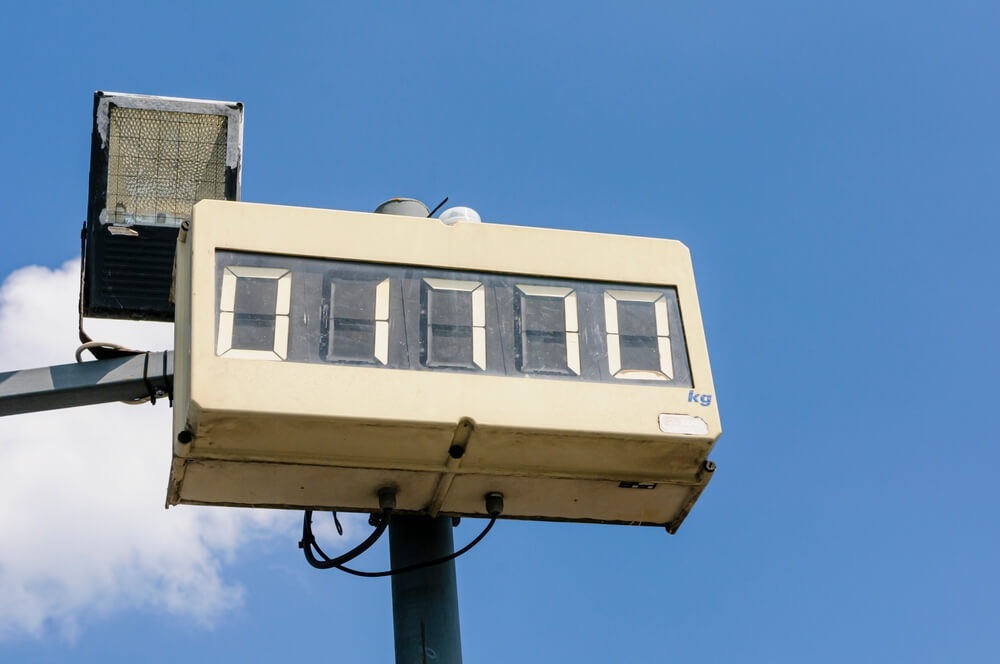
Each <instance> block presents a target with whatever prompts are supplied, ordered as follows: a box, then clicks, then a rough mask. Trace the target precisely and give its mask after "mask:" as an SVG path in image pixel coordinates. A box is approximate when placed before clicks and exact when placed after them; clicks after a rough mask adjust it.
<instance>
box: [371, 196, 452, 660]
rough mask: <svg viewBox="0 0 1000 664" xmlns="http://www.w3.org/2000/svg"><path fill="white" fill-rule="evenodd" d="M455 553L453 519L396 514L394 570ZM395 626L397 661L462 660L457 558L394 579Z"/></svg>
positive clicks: (393, 210) (407, 203) (410, 211)
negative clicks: (456, 570) (456, 573)
mask: <svg viewBox="0 0 1000 664" xmlns="http://www.w3.org/2000/svg"><path fill="white" fill-rule="evenodd" d="M375 211H376V212H381V213H384V214H398V215H405V216H410V217H426V216H427V215H428V214H429V211H428V209H427V206H426V205H424V204H423V203H421V202H420V201H416V200H413V199H409V198H393V199H391V200H388V201H386V202H384V203H382V204H381V205H379V206H378V207H377V208H376V209H375ZM454 551H455V540H454V538H453V537H452V521H451V518H450V517H438V518H436V519H432V518H430V517H425V516H403V515H394V516H393V517H392V520H391V521H390V522H389V560H390V563H391V565H392V569H399V568H402V567H406V566H407V565H412V564H414V563H420V562H424V561H426V560H433V559H435V558H442V557H444V556H448V555H450V554H451V553H453V552H454ZM392 627H393V633H394V635H395V641H396V664H426V663H427V662H432V663H433V664H461V662H462V638H461V631H460V629H459V622H458V581H457V579H456V577H455V562H454V561H450V562H447V563H442V564H440V565H434V566H433V567H424V568H422V569H418V570H414V571H412V572H406V573H404V574H396V575H394V576H393V577H392Z"/></svg>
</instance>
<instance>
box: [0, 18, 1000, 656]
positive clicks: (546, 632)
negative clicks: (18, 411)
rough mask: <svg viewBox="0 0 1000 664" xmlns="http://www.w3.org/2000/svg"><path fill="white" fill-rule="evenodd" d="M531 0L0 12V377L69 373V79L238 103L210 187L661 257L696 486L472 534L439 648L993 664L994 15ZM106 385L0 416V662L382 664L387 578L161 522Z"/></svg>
mask: <svg viewBox="0 0 1000 664" xmlns="http://www.w3.org/2000/svg"><path fill="white" fill-rule="evenodd" d="M542 4H543V3H503V5H501V4H500V3H494V4H493V5H491V6H486V4H485V3H444V2H440V3H420V4H418V3H404V2H399V3H390V2H386V3H378V4H377V6H376V5H375V4H370V3H369V4H364V5H362V4H360V3H342V2H328V3H296V4H295V5H294V6H292V7H290V8H289V7H283V8H281V9H278V8H276V7H272V6H270V5H266V4H264V3H245V4H244V5H241V6H236V5H222V4H213V3H196V2H174V3H170V4H169V5H160V6H156V7H154V6H153V5H151V4H147V3H120V4H117V3H100V2H97V3H87V4H86V5H85V6H84V5H82V4H81V5H78V4H77V3H66V4H63V5H59V4H58V3H50V4H46V5H44V6H42V5H39V6H29V4H27V3H20V4H19V5H17V6H16V7H12V8H10V9H8V10H7V11H6V12H5V21H4V26H3V27H2V28H0V36H2V39H0V57H2V61H3V62H4V67H3V80H4V82H5V84H6V85H5V89H6V90H7V103H6V104H3V105H2V107H0V120H2V122H0V132H2V141H3V145H4V153H5V155H6V156H7V158H6V159H3V160H0V183H2V184H0V191H2V192H3V194H4V196H3V198H4V201H5V203H6V215H5V217H4V221H3V222H2V223H3V224H4V228H5V230H6V231H7V232H6V240H5V242H3V243H2V245H0V275H3V276H4V277H5V278H6V281H5V283H4V286H3V290H2V291H0V339H2V340H3V343H2V350H0V360H2V362H3V365H2V366H0V370H10V369H14V368H23V367H25V366H39V365H43V364H56V363H63V362H68V361H72V359H71V358H72V353H73V350H74V348H75V342H74V339H73V335H74V332H75V330H74V328H73V311H72V308H73V306H74V303H73V297H74V293H73V292H72V287H73V283H72V282H73V274H72V272H73V265H72V264H70V265H69V266H68V267H64V264H65V263H66V261H69V260H71V259H74V258H75V257H76V256H77V255H78V251H79V234H78V232H79V226H80V223H81V221H82V220H83V218H84V216H85V214H86V187H87V169H88V159H89V145H90V123H91V117H90V114H91V105H92V93H93V91H94V90H95V89H103V90H114V91H123V92H136V93H147V94H161V95H172V96H184V97H195V98H209V99H226V100H229V99H231V100H240V101H243V102H244V103H245V104H246V130H245V137H244V173H243V198H244V200H248V201H257V202H266V203H276V204H288V205H302V206H311V207H325V208H338V209H348V210H371V209H372V208H374V206H375V205H377V204H378V203H379V202H380V201H382V200H384V199H386V198H389V197H392V196H413V197H416V198H420V199H422V200H424V201H425V202H427V203H429V204H430V205H434V204H436V203H437V202H438V201H439V200H440V199H442V198H443V197H444V196H446V195H447V196H450V197H451V201H450V203H452V204H458V205H470V206H473V207H475V208H476V209H477V210H478V211H479V212H480V213H481V215H482V217H483V219H484V220H485V221H487V222H489V221H493V222H501V223H508V224H523V225H530V226H548V227H557V228H567V229H576V230H586V231H600V232H612V233H624V234H631V235H645V236H654V237H668V238H675V239H678V240H681V241H683V242H684V243H685V244H687V245H688V247H689V248H690V249H691V252H692V255H693V259H694V264H695V271H696V275H697V279H698V287H699V295H700V300H701V306H702V314H703V317H704V323H705V327H706V330H707V334H708V341H709V351H710V354H711V358H712V366H713V373H714V378H715V383H716V388H717V398H718V404H719V409H720V413H721V416H722V421H723V429H724V434H723V436H722V438H721V439H720V440H719V442H718V444H717V445H716V448H715V450H714V452H713V454H712V458H713V459H714V460H715V461H716V462H717V464H718V466H719V470H718V471H717V472H716V474H715V477H714V479H713V481H712V484H711V485H710V486H709V488H708V490H707V491H706V492H705V493H704V495H703V496H702V498H701V499H700V501H699V502H698V504H697V505H696V507H695V509H694V511H693V512H692V514H691V516H690V517H689V519H688V520H687V521H686V522H685V524H684V526H683V527H682V528H681V530H680V532H679V533H678V534H677V535H675V536H668V535H667V534H666V533H664V532H663V531H662V530H659V529H641V528H628V527H615V526H596V525H572V524H546V523H514V522H501V523H500V524H499V525H498V526H497V527H496V528H495V529H494V530H493V532H492V533H491V534H490V536H489V537H488V538H487V539H486V540H485V541H484V542H483V543H482V544H480V545H479V546H478V547H477V548H476V549H474V550H473V551H472V552H471V553H470V554H468V555H467V556H466V557H464V558H463V559H461V560H460V561H459V563H458V581H459V593H460V597H459V599H460V604H461V611H462V639H463V646H464V653H465V661H467V662H508V661H521V662H552V661H582V662H598V661H627V660H629V659H632V658H643V659H647V660H648V659H653V660H665V659H668V658H671V659H676V660H678V661H683V660H689V659H691V658H693V657H697V658H699V661H708V662H802V661H808V662H835V661H836V662H840V661H845V660H848V661H856V662H869V661H870V662H875V661H906V662H941V661H962V662H986V661H993V660H994V659H995V657H996V651H997V650H998V648H1000V637H998V636H997V624H998V616H1000V606H998V599H997V598H998V596H1000V592H998V591H1000V573H998V571H997V565H996V552H995V550H996V547H997V543H998V535H1000V532H998V530H1000V528H998V520H997V518H996V514H995V513H996V508H997V505H998V500H997V498H996V496H995V489H994V486H995V481H994V479H993V469H994V468H996V467H997V465H998V463H1000V452H998V451H997V445H996V443H997V442H998V441H997V434H996V433H995V431H994V430H993V428H992V426H991V425H990V424H989V422H990V421H992V419H991V418H993V416H990V417H987V416H988V415H989V413H991V412H995V411H994V410H993V409H994V407H995V406H994V401H995V398H996V396H997V388H996V385H995V380H994V377H995V376H996V375H997V373H998V371H1000V362H998V353H997V350H996V340H997V338H998V336H1000V335H998V327H1000V326H998V313H997V304H998V297H997V294H996V286H997V283H998V281H1000V279H998V277H1000V268H998V261H997V259H996V257H995V253H996V246H997V245H998V242H1000V231H998V230H997V228H998V224H997V222H998V212H997V210H1000V187H998V185H1000V167H998V154H1000V124H998V122H997V118H998V117H1000V88H998V86H997V81H998V80H1000V55H998V51H997V47H996V35H997V34H998V33H1000V9H998V7H997V5H996V4H995V3H989V2H962V1H953V2H948V3H943V2H941V3H936V2H878V3H872V2H853V1H843V0H842V1H839V2H814V3H803V2H794V1H791V0H788V1H784V2H779V1H764V2H756V3H743V2H722V1H718V2H712V1H707V2H699V3H689V2H685V3H680V2H662V3H652V2H650V3H622V4H620V5H616V6H615V7H613V8H612V7H611V6H609V5H607V4H606V3H582V2H575V3H545V4H544V5H543V6H539V5H542ZM28 266H40V268H45V269H40V268H37V269H34V270H25V269H24V268H26V267H28ZM11 275H13V276H11ZM56 327H58V331H56V329H55V328H56ZM141 334H147V333H146V332H142V333H141ZM149 334H151V335H153V336H154V337H155V338H156V339H157V340H168V339H169V331H167V332H163V330H160V331H158V332H154V333H149ZM156 335H159V336H156ZM146 338H151V337H146ZM164 343H169V342H168V341H162V343H161V345H160V346H159V347H161V348H162V347H165V346H164V345H163V344H164ZM101 408H102V409H94V410H93V412H89V413H88V412H85V411H86V410H87V409H76V410H73V411H67V412H65V413H60V414H58V415H51V416H37V415H33V416H19V417H15V418H7V419H5V420H2V421H0V487H3V488H0V589H4V593H0V605H2V607H3V608H0V660H4V661H14V662H21V661H23V662H91V661H94V662H96V661H101V662H104V661H136V660H139V659H142V660H144V661H179V660H184V661H188V662H201V661H205V662H208V661H261V662H266V661H286V660H289V659H292V658H300V657H307V658H310V659H313V660H316V659H319V660H325V659H332V660H339V659H343V660H345V661H391V658H392V634H391V627H392V623H391V605H390V591H389V581H388V580H364V579H355V578H352V577H348V576H345V575H342V574H339V573H336V572H318V571H315V570H312V569H311V568H309V567H307V566H306V564H305V562H304V561H303V560H302V558H301V552H300V551H299V550H298V549H297V548H296V541H297V534H296V533H295V527H294V524H293V523H292V522H293V521H294V518H293V519H292V521H289V520H288V518H285V517H283V516H282V515H269V514H263V515H247V514H233V512H236V510H213V509H211V508H200V511H199V508H179V509H177V510H173V509H172V510H170V511H167V512H164V511H163V510H162V496H163V491H164V490H165V482H166V474H167V468H166V463H167V461H166V459H167V458H168V457H169V451H168V446H169V437H170V436H169V427H168V424H167V414H166V412H165V411H166V408H165V407H163V406H160V405H158V406H156V407H155V408H149V407H146V408H143V409H135V408H129V407H126V406H117V405H109V406H106V407H101ZM109 422H113V425H112V426H113V428H114V429H115V435H116V436H118V438H116V439H115V440H112V441H107V440H104V439H105V438H106V437H107V436H106V435H105V434H106V428H107V427H108V423H109ZM102 445H104V446H105V447H102ZM123 464H124V465H123ZM122 469H125V470H126V471H127V472H124V473H123V471H122ZM136 469H142V470H141V472H140V471H139V470H136ZM84 471H86V472H84ZM122 474H125V475H129V476H131V477H134V478H141V479H142V481H132V482H128V481H124V480H122V479H121V477H120V476H121V475H122ZM146 478H151V480H150V482H151V483H152V484H150V482H146V481H145V480H146ZM154 485H155V486H154ZM133 491H134V492H135V494H134V495H133V494H132V493H131V492H133ZM138 496H143V498H142V499H141V500H140V498H138ZM147 498H148V500H147ZM157 501H159V502H157ZM147 503H148V504H147ZM118 524H121V527H118ZM365 529H366V527H365V526H364V525H363V524H362V523H360V522H358V523H354V524H353V533H354V535H355V537H356V536H357V535H358V534H360V533H363V532H364V531H365ZM477 529H478V524H476V523H475V522H473V521H471V520H466V521H465V522H463V524H462V526H460V527H459V528H458V529H457V530H456V540H457V541H458V542H463V541H466V540H468V539H470V538H471V537H472V536H474V534H475V533H476V532H477ZM95 533H96V534H95ZM98 535H99V536H98ZM377 548H378V550H377V551H375V552H373V553H372V554H370V555H369V556H368V557H367V558H366V559H365V562H364V563H363V564H365V565H368V567H367V568H368V569H377V568H381V567H382V566H383V565H385V563H386V559H387V553H386V550H385V547H384V545H381V546H380V547H377ZM15 591H16V592H15ZM3 594H7V596H6V597H4V596H3Z"/></svg>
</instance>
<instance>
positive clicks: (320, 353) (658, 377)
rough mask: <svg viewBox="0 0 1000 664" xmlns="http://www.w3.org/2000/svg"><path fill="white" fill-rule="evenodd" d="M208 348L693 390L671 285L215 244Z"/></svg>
mask: <svg viewBox="0 0 1000 664" xmlns="http://www.w3.org/2000/svg"><path fill="white" fill-rule="evenodd" d="M216 276H217V300H216V301H217V307H216V311H217V321H218V324H217V341H216V354H217V355H220V356H224V357H236V358H242V359H252V360H278V361H289V362H309V363H319V364H346V365H350V364H353V365H364V366H371V367H373V368H390V369H406V370H412V371H453V372H454V371H460V372H468V373H473V374H476V373H478V374H487V375H505V376H521V377H531V378H536V379H554V380H575V381H600V382H623V381H628V382H629V383H638V384H648V385H668V386H672V387H691V386H692V381H691V369H690V366H689V364H688V357H687V351H686V347H685V344H684V335H683V328H682V326H681V312H680V306H679V303H678V300H677V291H676V289H675V288H673V287H671V286H644V285H638V284H611V283H601V282H592V281H579V280H569V279H548V278H544V277H535V276H526V275H525V276H518V275H505V274H492V273H479V272H470V271H458V270H443V269H438V268H431V267H416V266H403V265H392V264H378V263H363V262H350V261H339V260H327V259H318V258H299V257H291V256H278V255H270V254H259V253H249V252H233V251H218V252H217V253H216Z"/></svg>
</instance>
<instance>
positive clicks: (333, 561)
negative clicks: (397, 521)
mask: <svg viewBox="0 0 1000 664" xmlns="http://www.w3.org/2000/svg"><path fill="white" fill-rule="evenodd" d="M388 526H389V510H386V511H385V512H383V513H382V515H381V518H380V520H379V522H378V524H377V525H376V526H375V530H373V531H372V533H371V535H369V536H368V538H367V539H366V540H365V541H364V542H362V543H361V544H359V545H357V546H356V547H354V548H353V549H351V550H350V551H348V552H347V553H344V554H341V555H339V556H337V557H336V558H330V557H329V556H327V555H326V554H325V553H324V552H323V550H322V549H321V548H319V544H317V543H316V538H315V537H313V533H312V510H306V512H305V514H304V515H303V517H302V541H300V542H299V548H300V549H302V551H303V553H304V554H305V556H306V562H308V563H309V564H310V565H312V566H313V567H315V568H316V569H332V568H334V567H337V566H339V565H341V564H343V563H346V562H349V561H351V560H354V559H355V558H357V557H358V556H360V555H361V554H362V553H364V552H365V551H367V550H368V549H370V548H371V546H372V545H373V544H375V542H376V541H378V538H380V537H381V536H382V533H384V532H385V529H386V528H387V527H388ZM313 548H315V549H316V551H317V553H319V555H320V556H321V557H322V558H323V560H319V559H318V558H316V556H315V555H313Z"/></svg>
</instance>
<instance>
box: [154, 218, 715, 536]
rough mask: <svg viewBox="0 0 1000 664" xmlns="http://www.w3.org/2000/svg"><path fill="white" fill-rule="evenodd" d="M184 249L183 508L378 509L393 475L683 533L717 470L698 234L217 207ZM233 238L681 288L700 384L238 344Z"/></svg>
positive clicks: (431, 509)
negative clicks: (411, 364) (230, 285)
mask: <svg viewBox="0 0 1000 664" xmlns="http://www.w3.org/2000/svg"><path fill="white" fill-rule="evenodd" d="M177 246H178V250H177V266H176V279H175V301H176V348H175V351H176V352H175V407H174V427H173V434H174V437H173V463H172V468H171V474H170V481H169V488H168V494H167V504H168V505H174V504H178V503H194V504H209V505H237V506H257V507H281V508H293V509H303V508H308V509H330V510H342V511H360V512H374V511H377V510H378V496H377V492H378V490H379V489H380V488H382V487H386V486H391V487H394V488H395V489H396V491H397V497H396V501H397V507H396V509H397V510H398V511H403V512H412V513H425V514H430V515H439V514H441V515H454V516H485V515H486V510H485V506H484V496H485V494H486V493H488V492H500V493H502V494H503V496H504V513H503V516H504V517H509V518H524V519H544V520H566V521H590V522H605V523H623V524H643V525H664V526H666V527H667V529H668V530H670V531H671V532H673V531H675V530H676V529H677V527H678V526H679V525H680V523H681V522H682V521H683V519H684V518H685V516H686V515H687V514H688V512H689V510H690V509H691V507H692V505H693V504H694V502H695V500H697V498H698V496H699V495H700V493H701V491H702V490H703V488H704V487H705V485H706V484H707V483H708V480H709V478H710V476H711V469H712V468H714V466H713V465H712V464H711V462H709V461H708V460H707V457H708V454H709V452H710V450H711V448H712V445H713V444H714V442H715V440H716V439H717V438H718V437H719V435H720V433H721V425H720V422H719V414H718V409H717V405H716V399H715V398H714V394H715V390H714V387H713V384H712V374H711V371H710V369H709V361H708V351H707V348H706V344H705V333H704V330H703V328H702V321H701V313H700V310H699V306H698V297H697V293H696V290H695V283H694V275H693V272H692V267H691V260H690V255H689V252H688V250H687V248H686V247H685V246H684V245H683V244H681V243H680V242H676V241H673V240H663V239H650V238H640V237H627V236H619V235H605V234H594V233H581V232H573V231H563V230H552V229H542V228H531V227H521V226H506V225H498V224H475V223H458V224H454V225H451V226H448V225H445V224H443V223H441V222H439V221H438V220H436V219H422V218H413V217H397V216H392V215H381V214H369V213H359V212H343V211H334V210H316V209H304V208H292V207H279V206H272V205H258V204H249V203H236V202H224V201H202V202H200V203H198V204H197V205H196V206H195V211H194V219H193V222H192V224H191V228H190V231H189V232H186V233H185V232H183V231H182V232H181V234H180V236H179V238H178V245H177ZM218 251H236V252H250V253H255V254H268V255H279V256H288V257H304V258H320V259H336V260H340V261H357V262H362V263H365V264H386V265H392V266H408V267H414V268H420V267H421V266H424V267H427V268H438V269H447V270H464V271H474V272H477V273H484V274H485V273H489V274H499V275H532V276H535V277H543V278H552V279H571V280H585V281H593V282H603V283H609V284H616V285H620V287H621V288H622V289H627V288H628V286H629V285H636V286H650V285H652V286H665V287H671V288H673V289H676V298H677V303H678V305H679V309H680V318H681V320H682V321H683V343H684V344H685V345H686V354H687V361H688V363H689V367H690V383H691V384H690V385H685V386H682V387H676V386H665V385H651V384H649V381H633V380H615V381H604V382H600V381H585V380H579V381H576V380H565V379H563V380H549V379H546V378H544V377H542V378H539V377H535V376H532V377H526V376H511V375H479V374H476V373H461V372H447V371H441V372H438V371H426V370H424V371H412V370H400V369H393V368H387V367H385V366H380V367H368V366H348V365H340V364H332V363H316V362H314V363H307V362H292V361H285V360H284V359H283V358H281V357H279V356H278V355H274V356H273V358H272V359H271V360H263V361H262V360H261V359H260V358H257V357H253V356H252V354H253V353H254V352H257V351H248V352H247V353H245V354H240V353H235V354H234V353H231V352H227V349H226V347H225V345H224V344H220V342H219V341H218V337H219V326H220V325H226V324H227V323H226V320H225V319H226V317H227V315H228V314H226V313H225V311H224V309H225V305H219V304H218V295H217V294H218V293H219V292H220V290H219V289H220V288H221V286H220V284H218V283H216V281H217V267H216V253H217V252H218ZM536 290H537V288H536ZM610 290H613V289H610ZM549 292H551V293H555V294H557V295H558V294H559V293H561V292H562V291H559V290H558V289H550V291H546V292H543V293H542V294H543V295H544V294H546V293H549ZM613 296H614V294H612V295H609V296H606V297H613ZM223 299H224V298H223ZM220 306H221V307H222V309H221V310H220V308H219V307H220ZM567 306H568V305H567ZM574 306H575V305H574ZM220 311H221V313H220ZM291 315H292V316H293V317H294V316H298V315H300V314H298V313H296V312H292V314H291ZM379 315H382V314H379ZM613 325H617V322H614V323H613V324H612V323H606V328H607V330H606V331H607V332H608V334H610V333H611V331H612V326H613ZM663 334H666V333H665V332H664V333H663ZM223 336H224V335H223ZM569 336H570V335H567V338H569ZM678 339H680V337H679V335H676V334H674V343H678ZM574 343H576V342H575V341H574ZM609 343H610V342H609ZM610 354H612V353H609V355H610ZM478 361H479V360H478V359H477V362H478ZM607 361H608V362H609V363H610V364H611V365H612V366H613V363H614V361H615V359H614V358H610V359H608V360H607ZM618 361H619V362H620V359H619V360H618Z"/></svg>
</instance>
